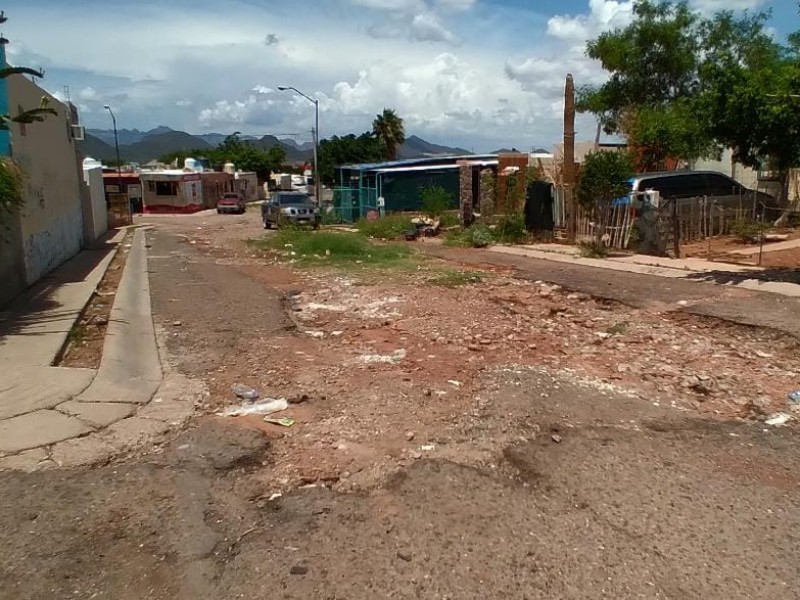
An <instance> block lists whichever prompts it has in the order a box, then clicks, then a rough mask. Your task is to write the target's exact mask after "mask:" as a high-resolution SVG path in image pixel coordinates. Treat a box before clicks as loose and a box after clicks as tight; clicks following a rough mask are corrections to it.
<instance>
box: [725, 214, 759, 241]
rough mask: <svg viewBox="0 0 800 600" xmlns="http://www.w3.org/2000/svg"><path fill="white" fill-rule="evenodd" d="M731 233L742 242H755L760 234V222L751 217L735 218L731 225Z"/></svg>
mask: <svg viewBox="0 0 800 600" xmlns="http://www.w3.org/2000/svg"><path fill="white" fill-rule="evenodd" d="M731 233H733V235H735V236H737V237H738V238H739V239H741V240H742V241H743V242H755V241H757V240H758V238H759V235H760V234H761V224H760V223H759V222H758V221H754V220H753V219H737V220H736V221H734V222H733V225H731Z"/></svg>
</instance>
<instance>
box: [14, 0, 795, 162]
mask: <svg viewBox="0 0 800 600" xmlns="http://www.w3.org/2000/svg"><path fill="white" fill-rule="evenodd" d="M690 3H691V4H692V6H693V7H694V8H696V9H698V10H702V11H713V10H715V9H721V8H723V7H724V8H738V9H742V8H771V9H772V10H773V20H772V25H773V26H774V27H775V30H776V35H778V36H781V37H783V36H785V35H786V34H787V33H788V32H789V31H790V30H792V29H795V28H797V26H798V20H799V19H798V16H797V12H796V9H795V8H794V6H793V5H794V4H795V3H794V2H793V1H790V0H690ZM2 8H3V9H4V10H5V11H6V15H7V16H8V17H9V18H10V20H9V22H8V23H7V24H6V25H5V28H4V30H3V33H4V34H5V36H6V37H8V38H9V39H10V40H11V44H10V46H9V47H8V52H9V62H11V63H13V64H17V65H25V66H35V67H42V68H44V69H45V71H46V78H45V80H44V82H43V85H44V86H45V87H46V88H47V89H48V90H50V91H51V92H54V93H57V94H63V89H64V86H69V90H70V96H71V99H72V100H73V102H75V103H76V104H78V105H79V107H80V109H81V115H82V119H83V121H84V124H85V125H87V126H88V127H100V128H109V125H110V123H109V118H108V114H107V113H105V112H104V111H103V110H102V106H103V104H111V105H112V106H113V107H114V108H115V111H116V113H117V120H118V123H119V126H120V127H121V128H122V127H125V128H134V127H135V128H139V129H150V128H153V127H156V126H158V125H167V126H170V127H173V128H175V129H182V130H185V131H189V132H191V133H208V132H220V133H230V132H232V131H236V130H238V131H242V132H245V133H251V134H259V135H261V134H267V133H271V134H285V133H300V134H301V135H300V136H299V138H298V139H299V140H301V141H302V140H303V139H306V140H307V139H310V133H309V132H310V129H311V127H312V124H313V107H312V106H311V105H310V104H309V103H308V102H307V101H306V100H303V99H302V98H298V97H296V96H294V95H292V94H291V93H285V92H279V91H278V90H277V86H278V85H292V86H295V87H297V88H298V89H301V90H303V91H304V92H306V93H307V94H309V95H313V96H315V97H317V98H319V100H320V110H321V124H320V129H321V133H322V135H323V136H326V137H327V136H329V135H332V134H343V133H349V132H362V131H365V130H367V129H369V128H370V126H371V121H372V117H373V116H374V115H375V113H377V112H379V111H380V110H381V109H383V107H391V108H395V109H396V110H397V112H398V113H399V114H400V115H401V116H402V117H403V118H404V119H405V122H406V131H407V133H408V134H417V135H420V136H422V137H424V138H425V139H428V140H430V141H434V142H438V143H444V144H451V145H460V146H462V147H465V148H467V149H474V150H475V151H490V150H494V149H497V148H498V147H501V146H507V147H510V146H516V147H517V148H520V149H530V148H531V147H534V146H544V147H550V146H551V145H552V143H553V142H555V141H556V140H557V139H558V138H559V136H560V129H561V111H562V106H563V83H564V76H565V74H566V73H567V72H571V73H572V74H573V75H574V77H575V81H576V84H577V85H581V84H585V83H598V82H601V81H602V79H603V73H602V71H601V70H600V69H599V67H598V66H597V65H596V64H593V63H592V62H591V61H588V60H587V59H585V58H584V56H583V46H584V43H585V40H586V39H587V38H591V37H593V36H596V35H597V34H598V33H599V32H600V31H602V30H604V29H609V28H613V27H615V26H620V25H625V24H626V23H627V22H628V21H629V19H630V13H631V3H630V2H627V1H625V0H305V1H303V2H300V1H297V0H213V1H212V0H169V1H167V0H134V1H131V0H126V1H124V2H122V1H119V0H70V1H67V0H6V1H5V2H4V3H3V6H2ZM578 130H579V131H578V136H579V138H583V139H590V138H591V137H592V136H593V133H594V132H593V130H594V127H593V123H592V120H591V118H589V117H583V118H581V119H580V120H579V124H578Z"/></svg>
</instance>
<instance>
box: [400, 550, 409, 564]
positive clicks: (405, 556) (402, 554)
mask: <svg viewBox="0 0 800 600" xmlns="http://www.w3.org/2000/svg"><path fill="white" fill-rule="evenodd" d="M397 558H399V559H400V560H404V561H405V562H411V558H412V557H411V553H410V552H402V551H398V552H397Z"/></svg>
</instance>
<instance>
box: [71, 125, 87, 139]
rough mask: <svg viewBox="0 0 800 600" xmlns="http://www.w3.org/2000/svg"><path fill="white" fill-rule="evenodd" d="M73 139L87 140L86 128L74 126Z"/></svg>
mask: <svg viewBox="0 0 800 600" xmlns="http://www.w3.org/2000/svg"><path fill="white" fill-rule="evenodd" d="M72 139H73V140H78V141H83V140H85V139H86V128H85V127H83V126H82V125H72Z"/></svg>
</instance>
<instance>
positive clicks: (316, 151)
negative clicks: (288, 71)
mask: <svg viewBox="0 0 800 600" xmlns="http://www.w3.org/2000/svg"><path fill="white" fill-rule="evenodd" d="M278 89H279V90H280V91H282V92H285V91H287V90H292V91H293V92H297V93H298V94H300V95H301V96H302V97H303V98H305V99H306V100H308V101H309V102H311V104H313V105H314V136H313V137H314V193H315V194H316V196H317V204H322V197H321V196H322V192H321V190H322V185H321V179H320V176H319V162H318V155H319V100H317V99H316V98H312V97H311V96H308V95H306V94H304V93H303V92H301V91H300V90H298V89H297V88H296V87H292V86H290V85H279V86H278Z"/></svg>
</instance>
